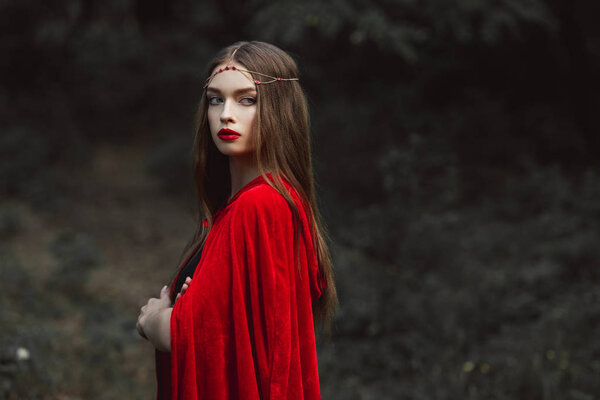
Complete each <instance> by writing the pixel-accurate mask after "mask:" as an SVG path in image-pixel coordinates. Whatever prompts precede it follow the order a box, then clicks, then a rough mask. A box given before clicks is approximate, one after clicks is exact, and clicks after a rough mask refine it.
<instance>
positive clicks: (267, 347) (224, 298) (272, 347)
mask: <svg viewBox="0 0 600 400" xmlns="http://www.w3.org/2000/svg"><path fill="white" fill-rule="evenodd" d="M284 184H285V186H286V188H287V189H288V191H289V192H290V194H291V196H292V198H293V199H294V202H295V204H296V206H297V207H298V211H299V214H300V223H301V225H302V229H301V230H300V231H299V232H301V234H300V236H299V237H300V243H299V246H298V254H299V263H300V265H298V263H297V261H298V259H297V258H296V253H295V251H294V229H298V227H296V226H295V225H296V222H295V220H294V216H293V214H292V210H291V209H290V207H289V205H288V204H287V202H286V200H285V198H284V197H283V196H282V195H281V194H279V193H278V192H277V191H276V190H275V189H273V188H272V187H271V186H269V185H268V184H267V183H266V182H265V181H264V179H263V178H262V177H258V178H256V179H255V180H253V181H252V182H250V183H248V184H247V185H246V186H244V187H243V188H242V189H241V190H240V191H239V192H238V193H237V194H236V195H235V196H234V197H233V198H232V199H231V200H230V202H229V203H228V204H227V205H226V206H225V207H223V208H221V209H220V211H219V212H218V213H217V214H216V216H215V219H214V223H213V227H212V228H211V231H210V233H209V235H208V237H207V239H206V242H205V244H204V248H203V251H202V257H201V259H200V262H199V263H198V266H197V268H196V271H195V273H194V276H193V278H192V282H191V284H190V286H189V288H188V290H187V292H186V293H185V294H184V295H183V296H181V297H180V299H179V300H178V301H177V302H176V303H175V305H174V307H173V312H172V315H171V353H170V354H169V353H160V352H157V359H156V360H157V378H158V384H159V393H158V396H159V399H160V398H171V399H211V400H212V399H236V398H240V399H241V398H243V399H270V400H278V399H320V392H319V375H318V366H317V353H316V346H315V334H314V324H313V316H312V302H313V301H315V300H317V299H318V298H319V297H320V295H321V288H322V287H323V282H322V280H321V279H320V278H319V274H318V264H317V260H316V256H315V252H314V248H313V242H312V236H311V230H310V225H309V222H308V221H309V220H308V218H307V213H306V208H305V207H304V206H303V202H302V201H300V199H299V197H298V195H297V194H296V192H295V190H294V189H293V188H292V187H291V185H289V183H287V182H286V181H285V180H284ZM169 369H170V371H169ZM169 375H170V376H169Z"/></svg>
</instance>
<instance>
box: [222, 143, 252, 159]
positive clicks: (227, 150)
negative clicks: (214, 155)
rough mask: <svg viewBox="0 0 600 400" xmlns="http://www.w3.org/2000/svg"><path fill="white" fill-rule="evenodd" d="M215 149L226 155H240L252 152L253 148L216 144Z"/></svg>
mask: <svg viewBox="0 0 600 400" xmlns="http://www.w3.org/2000/svg"><path fill="white" fill-rule="evenodd" d="M217 149H218V150H219V152H220V153H221V154H223V155H224V156H227V157H240V156H246V155H248V154H251V153H253V150H248V149H239V148H235V146H231V145H220V146H217Z"/></svg>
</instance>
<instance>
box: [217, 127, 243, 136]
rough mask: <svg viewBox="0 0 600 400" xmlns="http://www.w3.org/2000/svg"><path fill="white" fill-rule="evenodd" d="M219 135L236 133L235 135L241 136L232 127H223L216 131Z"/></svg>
mask: <svg viewBox="0 0 600 400" xmlns="http://www.w3.org/2000/svg"><path fill="white" fill-rule="evenodd" d="M218 135H219V136H221V135H236V136H242V135H241V134H240V133H237V132H236V131H234V130H233V129H228V128H223V129H221V130H220V131H219V133H218Z"/></svg>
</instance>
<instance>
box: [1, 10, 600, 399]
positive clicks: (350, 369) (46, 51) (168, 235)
mask: <svg viewBox="0 0 600 400" xmlns="http://www.w3.org/2000/svg"><path fill="white" fill-rule="evenodd" d="M599 4H600V3H598V2H595V1H583V0H581V1H570V2H567V1H560V0H497V1H491V0H482V1H472V0H456V1H439V0H421V1H416V0H396V1H392V0H388V1H385V0H380V1H360V0H336V1H330V2H323V1H303V2H300V1H280V2H267V1H236V0H228V1H220V2H215V1H211V2H200V1H191V0H174V1H166V0H162V1H157V0H137V1H135V0H122V1H118V0H105V1H98V0H66V1H44V2H37V1H32V0H4V1H2V2H0V132H1V136H0V179H1V181H0V183H1V186H0V194H1V196H2V197H1V200H0V260H1V264H0V398H9V399H25V398H27V399H37V398H40V399H42V398H43V399H46V398H56V399H121V398H152V396H153V394H154V385H155V383H154V376H153V373H154V367H153V353H152V349H151V347H150V346H149V345H148V344H147V343H146V342H144V341H142V340H141V339H139V338H138V337H137V335H136V333H135V329H134V324H135V319H136V317H137V313H138V310H139V307H140V306H141V305H142V304H143V303H144V302H145V300H146V299H147V298H148V297H149V296H157V295H158V292H159V290H160V288H161V287H162V285H163V284H164V283H165V282H166V281H167V280H168V279H169V278H170V277H171V275H172V274H173V272H174V269H175V266H176V264H177V261H178V259H179V256H180V254H181V251H182V249H183V247H184V245H185V244H186V242H187V240H188V239H189V238H190V235H191V233H192V231H193V228H194V200H193V199H194V197H193V196H194V194H193V190H192V186H191V176H190V162H191V146H192V135H193V121H194V112H195V109H196V107H197V104H198V101H199V98H200V96H201V94H202V84H203V78H204V71H203V68H204V66H205V64H206V63H207V62H208V60H209V59H210V58H211V57H212V56H213V55H214V53H215V52H216V51H217V50H218V49H220V48H221V47H223V46H226V45H229V44H231V43H233V42H235V41H238V40H253V39H257V40H264V41H268V42H271V43H274V44H276V45H279V46H280V47H282V48H284V49H285V50H287V51H289V52H290V53H292V54H293V55H294V57H295V58H296V59H297V61H298V62H299V65H300V69H301V76H300V79H301V83H302V85H303V87H304V88H305V89H306V92H307V95H308V99H309V104H310V111H311V118H312V134H313V143H314V162H315V167H316V178H317V183H318V192H319V197H320V201H321V207H322V211H323V214H324V217H325V220H326V222H327V225H328V227H329V231H330V234H331V237H332V251H333V255H334V261H335V273H336V277H337V284H338V288H339V295H340V301H341V308H340V311H339V313H338V316H337V318H336V321H335V327H334V332H333V335H332V337H331V338H330V339H328V338H326V337H320V338H319V343H318V351H319V363H320V376H321V386H322V394H323V398H324V399H574V400H585V399H595V398H598V397H600V380H598V376H599V374H600V326H599V322H600V287H599V283H600V269H599V267H600V265H599V263H600V231H599V227H600V169H599V165H598V161H599V160H600V159H599V156H600V138H599V133H600V130H599V128H600V122H599V119H598V112H599V111H600V107H599V106H600V96H599V93H600V85H599V82H600V79H599V78H600V69H599V61H600V24H598V22H597V19H598V16H600V6H599Z"/></svg>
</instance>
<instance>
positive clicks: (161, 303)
mask: <svg viewBox="0 0 600 400" xmlns="http://www.w3.org/2000/svg"><path fill="white" fill-rule="evenodd" d="M182 290H183V289H182ZM186 290H187V288H186ZM170 307H171V298H170V297H169V290H168V288H167V286H164V287H163V288H162V290H161V291H160V298H159V299H156V298H151V299H149V300H148V303H147V304H146V305H145V306H143V307H142V308H141V310H140V315H139V316H138V320H137V323H136V325H135V327H136V329H137V331H138V333H139V335H140V336H141V337H143V338H144V339H148V337H147V335H146V332H145V329H147V327H148V322H149V319H150V320H151V319H152V318H153V317H154V316H156V315H158V314H159V313H160V312H161V311H162V310H164V309H166V308H170Z"/></svg>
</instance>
